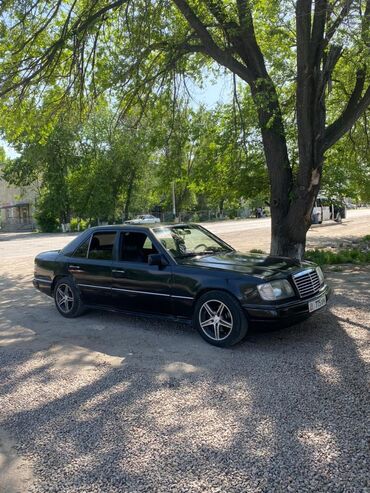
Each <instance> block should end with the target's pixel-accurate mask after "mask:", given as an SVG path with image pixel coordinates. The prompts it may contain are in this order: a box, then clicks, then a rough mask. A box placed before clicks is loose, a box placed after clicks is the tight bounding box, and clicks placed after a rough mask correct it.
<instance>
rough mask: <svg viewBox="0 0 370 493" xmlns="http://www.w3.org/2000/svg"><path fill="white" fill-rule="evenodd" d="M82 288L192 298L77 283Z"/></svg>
mask: <svg viewBox="0 0 370 493" xmlns="http://www.w3.org/2000/svg"><path fill="white" fill-rule="evenodd" d="M78 286H81V287H83V288H94V289H111V290H112V291H122V292H124V293H137V294H151V295H153V296H164V297H166V298H179V299H184V300H193V299H194V298H192V297H191V296H177V295H173V294H164V293H154V292H153V291H136V290H135V289H123V288H110V287H109V286H96V285H95V284H80V283H79V284H78Z"/></svg>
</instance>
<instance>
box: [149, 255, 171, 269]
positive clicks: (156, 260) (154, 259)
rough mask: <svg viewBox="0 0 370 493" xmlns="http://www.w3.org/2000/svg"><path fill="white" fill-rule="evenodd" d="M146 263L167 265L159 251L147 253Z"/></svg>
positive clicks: (160, 265) (159, 265)
mask: <svg viewBox="0 0 370 493" xmlns="http://www.w3.org/2000/svg"><path fill="white" fill-rule="evenodd" d="M148 264H149V265H158V267H163V266H165V265H168V262H167V260H166V259H165V258H164V257H163V255H162V254H160V253H152V254H151V255H148Z"/></svg>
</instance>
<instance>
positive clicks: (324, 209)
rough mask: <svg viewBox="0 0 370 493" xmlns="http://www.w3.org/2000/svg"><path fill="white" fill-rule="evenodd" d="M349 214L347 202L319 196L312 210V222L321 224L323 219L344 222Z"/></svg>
mask: <svg viewBox="0 0 370 493" xmlns="http://www.w3.org/2000/svg"><path fill="white" fill-rule="evenodd" d="M346 215H347V211H346V204H345V203H344V202H342V201H340V200H338V199H327V198H325V197H318V198H317V199H316V200H315V204H314V207H313V210H312V223H313V224H321V223H322V222H323V221H330V220H332V221H336V222H338V223H340V222H342V219H345V217H346Z"/></svg>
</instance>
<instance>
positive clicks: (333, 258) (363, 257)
mask: <svg viewBox="0 0 370 493" xmlns="http://www.w3.org/2000/svg"><path fill="white" fill-rule="evenodd" d="M305 258H306V260H311V261H312V262H315V263H316V264H319V265H336V264H365V263H370V250H368V251H362V250H360V249H359V248H348V249H345V250H340V251H339V252H332V251H329V250H320V249H316V250H308V251H306V253H305Z"/></svg>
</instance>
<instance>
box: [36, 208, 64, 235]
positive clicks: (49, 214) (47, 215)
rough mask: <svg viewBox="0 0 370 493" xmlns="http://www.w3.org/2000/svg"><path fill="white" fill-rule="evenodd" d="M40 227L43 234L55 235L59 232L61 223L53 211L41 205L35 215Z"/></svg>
mask: <svg viewBox="0 0 370 493" xmlns="http://www.w3.org/2000/svg"><path fill="white" fill-rule="evenodd" d="M35 219H36V221H37V224H38V227H39V229H40V231H41V232H42V233H55V232H56V231H58V230H59V221H58V219H57V217H56V216H55V214H54V213H53V211H52V209H50V208H48V207H47V206H45V205H44V204H42V205H41V204H40V206H39V208H38V210H37V211H36V214H35Z"/></svg>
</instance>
